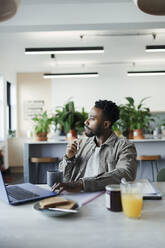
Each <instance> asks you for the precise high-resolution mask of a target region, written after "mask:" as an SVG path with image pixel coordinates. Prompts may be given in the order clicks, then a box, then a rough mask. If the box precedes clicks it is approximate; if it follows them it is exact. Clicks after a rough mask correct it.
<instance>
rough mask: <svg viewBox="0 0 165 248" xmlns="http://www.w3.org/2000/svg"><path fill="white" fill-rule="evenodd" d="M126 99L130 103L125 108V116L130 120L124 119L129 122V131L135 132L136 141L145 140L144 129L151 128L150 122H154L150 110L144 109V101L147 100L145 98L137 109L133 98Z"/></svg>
mask: <svg viewBox="0 0 165 248" xmlns="http://www.w3.org/2000/svg"><path fill="white" fill-rule="evenodd" d="M126 99H127V101H128V103H127V104H126V105H125V106H124V108H123V111H124V109H126V113H125V115H126V118H128V120H125V119H124V121H125V122H128V125H129V126H128V129H129V130H131V131H133V138H134V139H144V134H143V131H144V129H145V128H148V127H149V124H150V121H154V119H153V118H152V116H151V113H150V109H149V108H146V107H144V101H145V100H146V99H147V98H143V99H142V100H141V101H140V103H139V104H138V105H137V107H136V105H135V101H134V99H133V98H132V97H126ZM123 114H124V113H123ZM121 121H122V115H121Z"/></svg>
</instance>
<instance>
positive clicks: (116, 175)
mask: <svg viewBox="0 0 165 248" xmlns="http://www.w3.org/2000/svg"><path fill="white" fill-rule="evenodd" d="M95 147H96V143H95V137H92V138H84V139H83V140H82V143H81V145H80V149H79V150H78V152H77V154H76V156H75V157H74V158H72V159H68V158H67V157H66V156H64V158H63V161H62V162H61V163H60V164H59V168H60V170H61V171H63V173H64V181H65V182H71V181H77V180H79V179H82V180H83V186H84V191H99V190H103V189H104V188H105V186H106V185H108V184H119V183H120V180H121V178H123V177H125V179H126V180H127V181H133V180H134V179H135V177H136V168H137V162H136V155H137V154H136V149H135V146H134V144H132V143H130V142H129V141H128V140H127V139H126V138H118V137H117V136H116V135H115V134H114V133H112V134H111V135H110V137H109V138H108V139H107V140H106V142H105V143H104V144H102V145H101V148H100V171H99V174H98V175H97V176H95V177H86V178H84V174H85V169H86V165H87V162H88V160H89V158H90V156H91V155H92V153H93V152H94V150H95Z"/></svg>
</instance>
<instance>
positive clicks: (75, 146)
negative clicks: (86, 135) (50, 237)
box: [66, 139, 81, 158]
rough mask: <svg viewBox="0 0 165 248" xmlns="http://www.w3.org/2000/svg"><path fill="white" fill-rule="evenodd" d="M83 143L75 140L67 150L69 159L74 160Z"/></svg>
mask: <svg viewBox="0 0 165 248" xmlns="http://www.w3.org/2000/svg"><path fill="white" fill-rule="evenodd" d="M80 143H81V140H78V139H75V140H74V141H73V142H72V143H71V144H69V145H68V146H67V149H66V156H67V157H68V158H73V157H74V156H75V155H76V153H77V151H78V150H79V145H80Z"/></svg>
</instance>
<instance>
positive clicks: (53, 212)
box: [33, 202, 80, 217]
mask: <svg viewBox="0 0 165 248" xmlns="http://www.w3.org/2000/svg"><path fill="white" fill-rule="evenodd" d="M33 208H34V209H35V210H37V211H39V212H40V213H42V214H45V215H47V216H50V217H58V216H64V215H68V214H73V213H70V212H63V211H58V210H56V209H54V210H49V209H46V208H45V209H42V208H40V203H39V202H36V203H35V204H34V205H33ZM74 209H75V210H79V209H80V206H79V205H78V204H77V205H76V206H75V207H74ZM74 214H75V213H74Z"/></svg>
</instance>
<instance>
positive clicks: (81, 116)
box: [53, 101, 88, 134]
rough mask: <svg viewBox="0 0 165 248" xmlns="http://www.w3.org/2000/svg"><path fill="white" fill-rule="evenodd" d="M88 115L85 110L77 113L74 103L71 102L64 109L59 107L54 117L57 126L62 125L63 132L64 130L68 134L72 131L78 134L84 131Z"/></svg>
mask: <svg viewBox="0 0 165 248" xmlns="http://www.w3.org/2000/svg"><path fill="white" fill-rule="evenodd" d="M87 117H88V114H87V113H86V112H85V110H84V108H82V111H81V112H79V111H76V109H75V105H74V102H73V101H69V102H68V103H66V104H65V105H64V106H63V107H58V109H57V110H56V114H55V116H54V117H53V121H54V124H55V126H56V127H57V126H58V125H60V129H61V131H62V130H64V131H65V134H67V133H68V132H69V131H70V130H71V129H72V130H75V131H76V132H77V133H81V132H82V131H83V130H84V121H85V120H86V119H87Z"/></svg>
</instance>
